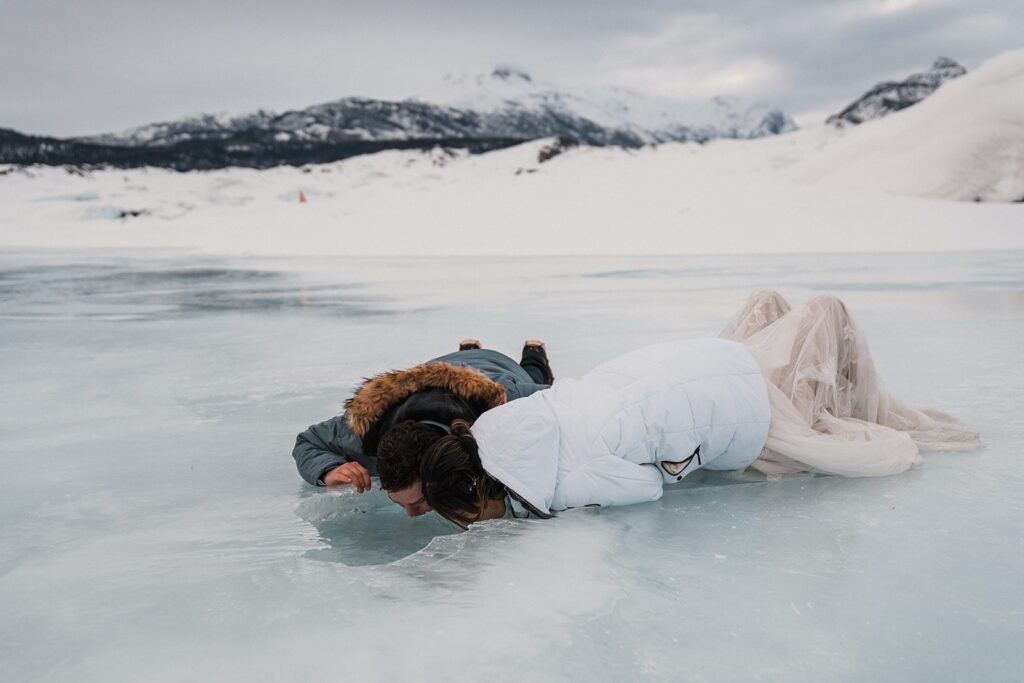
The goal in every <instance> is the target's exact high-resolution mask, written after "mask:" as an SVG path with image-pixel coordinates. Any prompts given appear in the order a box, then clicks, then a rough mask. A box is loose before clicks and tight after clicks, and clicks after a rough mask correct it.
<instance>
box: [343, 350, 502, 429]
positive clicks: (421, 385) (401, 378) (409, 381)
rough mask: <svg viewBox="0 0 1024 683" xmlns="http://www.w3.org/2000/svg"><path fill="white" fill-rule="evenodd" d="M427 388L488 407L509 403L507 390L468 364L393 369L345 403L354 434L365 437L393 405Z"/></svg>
mask: <svg viewBox="0 0 1024 683" xmlns="http://www.w3.org/2000/svg"><path fill="white" fill-rule="evenodd" d="M426 389H447V390H448V391H450V392H452V393H453V394H455V395H456V396H458V397H459V398H461V399H463V400H464V401H467V402H469V403H480V404H483V405H485V406H487V408H488V409H489V408H494V407H497V406H500V405H501V404H503V403H505V401H506V390H505V387H503V386H502V385H501V384H499V383H497V382H495V381H494V380H491V379H488V377H487V376H486V375H484V373H482V372H480V371H479V370H474V369H473V368H471V367H467V366H465V365H451V364H450V363H441V362H437V363H428V364H426V365H417V366H416V367H413V368H409V369H408V370H392V371H390V372H384V373H381V374H379V375H377V376H376V377H373V378H371V379H368V380H366V381H365V382H364V383H363V384H362V386H360V387H359V388H358V389H357V390H356V392H355V394H353V395H352V398H350V399H348V400H347V401H345V412H346V413H347V415H348V425H349V427H350V428H351V429H352V432H353V433H354V434H355V435H356V436H358V437H360V438H362V437H364V436H366V434H367V432H369V431H370V428H371V427H373V425H374V424H375V423H376V422H377V421H378V420H379V419H381V418H382V417H384V414H385V413H386V412H387V411H388V409H389V408H391V407H392V406H394V405H396V404H398V403H401V402H402V401H404V400H405V399H407V398H409V396H411V395H412V394H415V393H416V392H418V391H424V390H426Z"/></svg>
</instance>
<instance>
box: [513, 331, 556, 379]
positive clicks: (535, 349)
mask: <svg viewBox="0 0 1024 683" xmlns="http://www.w3.org/2000/svg"><path fill="white" fill-rule="evenodd" d="M519 365H520V366H521V367H522V368H523V370H526V373H527V374H528V375H530V377H531V378H532V379H533V381H534V382H535V383H537V384H551V383H552V382H554V381H555V375H554V373H553V372H552V371H551V364H550V363H549V362H548V351H547V348H546V347H545V346H544V342H542V341H540V340H539V339H527V340H526V342H525V343H524V344H523V357H522V360H520V361H519Z"/></svg>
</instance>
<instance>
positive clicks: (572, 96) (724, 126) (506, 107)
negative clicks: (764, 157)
mask: <svg viewBox="0 0 1024 683" xmlns="http://www.w3.org/2000/svg"><path fill="white" fill-rule="evenodd" d="M407 101H423V102H431V103H434V104H437V105H440V106H446V107H453V108H457V109H462V110H469V111H475V112H480V113H481V114H482V115H484V116H485V117H487V118H488V121H489V123H490V124H491V125H492V126H494V127H495V131H496V132H498V131H500V132H502V133H505V134H508V133H511V132H512V131H513V130H515V129H517V128H518V127H519V126H521V125H522V122H524V121H546V122H547V125H546V126H544V127H545V128H546V129H548V130H552V131H554V130H556V129H558V128H559V127H560V126H565V125H567V124H568V125H570V126H571V125H572V124H573V123H574V122H581V121H586V122H588V124H591V125H596V126H598V127H599V128H600V129H601V130H603V131H606V132H605V136H606V137H607V138H609V139H615V140H620V141H626V142H629V143H633V144H634V145H637V146H638V145H639V144H651V143H659V142H691V141H696V142H707V141H709V140H712V139H715V138H756V137H764V136H767V135H777V134H779V133H786V132H789V131H792V130H796V125H795V124H794V123H793V121H792V119H790V118H789V116H787V115H786V114H785V113H783V112H782V111H780V110H778V109H775V108H773V107H769V106H768V105H765V104H760V103H757V104H744V103H743V102H741V101H740V100H739V99H737V98H726V97H716V98H714V99H713V100H711V101H710V102H705V103H696V104H692V103H688V104H681V103H678V102H672V101H668V100H659V99H656V98H652V97H648V96H646V95H642V94H640V93H637V92H635V91H632V90H628V89H626V88H617V87H599V88H593V87H592V88H582V89H565V88H559V87H556V86H555V85H553V84H551V83H547V82H544V81H538V80H535V79H534V78H532V77H531V76H530V75H529V74H527V73H526V72H523V71H520V70H517V69H512V68H508V67H503V68H497V69H495V70H494V71H492V72H491V73H489V74H480V75H476V76H467V75H460V76H452V75H449V76H446V77H445V79H444V81H443V83H442V84H441V85H440V86H439V87H437V88H434V89H432V90H427V91H425V92H423V93H420V94H418V95H416V96H414V97H413V98H410V100H407ZM609 131H610V134H609ZM558 135H562V136H565V137H576V138H578V139H580V140H582V141H584V142H591V144H600V143H594V142H592V141H589V140H587V139H586V136H585V135H576V134H573V131H571V130H566V131H565V132H562V133H558ZM625 146H631V145H630V144H627V145H625Z"/></svg>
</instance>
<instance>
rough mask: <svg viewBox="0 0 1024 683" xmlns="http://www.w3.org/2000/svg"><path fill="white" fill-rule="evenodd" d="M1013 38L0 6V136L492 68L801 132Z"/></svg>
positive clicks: (596, 6)
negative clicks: (888, 84) (758, 116)
mask: <svg viewBox="0 0 1024 683" xmlns="http://www.w3.org/2000/svg"><path fill="white" fill-rule="evenodd" d="M1022 36H1024V1H1022V0H969V1H966V0H820V1H812V0H700V1H692V2H691V1H677V2H667V1H652V2H633V3H627V2H623V1H620V2H599V1H584V0H569V1H564V2H559V1H558V0H547V1H539V2H533V1H528V0H517V1H516V2H502V3H498V2H486V1H485V0H455V1H451V2H439V1H437V0H410V1H407V2H387V1H386V0H380V1H378V2H349V1H347V0H333V1H332V0H288V1H287V2H282V1H281V0H275V1H273V2H271V1H270V0H249V1H248V2H242V1H241V0H237V1H235V2H224V1H222V0H203V1H200V0H160V1H159V2H158V1H155V0H88V1H87V2H82V1H75V2H72V1H71V0H63V1H55V0H0V64H2V68H0V127H7V128H14V129H16V130H20V131H22V132H27V133H35V134H45V135H58V136H65V135H80V134H88V133H100V132H107V131H116V130H121V129H124V128H127V127H130V126H133V125H137V124H142V123H148V122H151V121H161V120H168V119H174V118H178V117H181V116H185V115H190V114H195V113H199V112H221V111H226V112H232V113H243V112H246V111H249V110H252V109H257V108H264V109H271V110H277V111H281V110H286V109H293V108H301V107H305V106H308V105H310V104H315V103H319V102H324V101H328V100H333V99H337V98H340V97H344V96H349V95H362V96H368V97H379V98H385V99H401V98H404V97H407V96H410V95H412V94H415V93H417V92H420V91H423V90H427V89H429V88H431V87H432V86H435V85H436V84H437V83H438V82H439V81H440V80H441V78H442V77H443V75H444V74H446V73H462V72H466V73H479V72H486V71H490V70H491V69H492V68H493V67H494V66H495V65H498V64H501V65H511V66H516V67H518V68H521V69H524V70H526V71H528V72H529V73H531V74H532V75H533V76H534V77H535V78H538V79H540V80H545V81H551V82H553V83H555V84H559V85H566V86H580V85H598V84H600V85H622V86H627V87H630V88H633V89H635V90H638V91H641V92H645V93H649V94H653V95H660V96H664V97H671V98H678V99H706V98H708V97H711V96H713V95H715V94H733V95H739V96H742V97H745V98H749V99H758V100H762V101H766V102H769V103H772V104H776V105H778V106H780V107H782V108H783V109H784V110H785V111H787V112H788V113H790V114H791V115H794V116H796V117H797V119H798V121H812V120H817V119H818V118H822V117H823V116H824V115H825V114H827V113H830V112H831V111H833V110H834V109H835V108H836V107H838V106H839V105H841V104H845V103H846V102H848V101H850V100H852V99H854V98H855V97H857V96H859V95H860V94H861V93H862V92H863V91H864V90H866V89H867V88H868V87H870V86H871V85H873V84H874V83H875V82H877V81H879V80H884V79H892V78H902V77H904V76H906V75H907V74H909V73H912V72H914V71H920V70H923V69H925V68H927V67H928V66H929V65H930V64H931V62H932V61H933V60H934V59H935V57H937V56H940V55H941V56H947V57H952V58H953V59H956V60H958V61H959V62H960V63H961V64H963V65H964V66H966V67H967V68H968V69H972V68H974V67H977V66H978V65H979V64H980V63H981V62H983V61H984V60H985V59H987V58H989V57H991V56H994V55H996V54H998V53H1000V52H1002V51H1005V50H1007V49H1012V48H1016V47H1021V46H1024V38H1022Z"/></svg>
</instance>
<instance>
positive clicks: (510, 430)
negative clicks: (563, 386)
mask: <svg viewBox="0 0 1024 683" xmlns="http://www.w3.org/2000/svg"><path fill="white" fill-rule="evenodd" d="M473 436H474V437H475V438H476V442H477V446H478V447H479V449H480V463H481V464H482V465H483V467H484V470H486V471H487V473H488V474H490V475H491V476H492V477H494V478H495V479H497V480H498V481H500V482H501V483H502V484H504V485H505V486H506V488H508V489H509V490H510V492H512V493H513V494H515V496H516V497H517V498H519V500H520V501H522V502H523V503H525V504H527V505H529V506H530V507H532V508H533V510H532V511H534V512H537V513H538V514H539V515H540V516H550V515H551V503H552V501H553V500H554V497H555V487H556V483H557V480H558V452H559V425H558V421H557V420H555V417H554V415H552V414H551V411H550V409H549V407H548V405H547V403H546V402H545V401H544V398H543V392H540V393H536V394H533V395H531V396H529V397H527V398H522V399H519V400H517V401H513V402H511V403H509V404H508V405H505V406H502V407H501V408H499V409H498V410H492V411H489V412H487V413H484V414H483V415H481V416H480V418H479V419H478V420H477V421H476V422H475V423H473Z"/></svg>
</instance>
